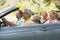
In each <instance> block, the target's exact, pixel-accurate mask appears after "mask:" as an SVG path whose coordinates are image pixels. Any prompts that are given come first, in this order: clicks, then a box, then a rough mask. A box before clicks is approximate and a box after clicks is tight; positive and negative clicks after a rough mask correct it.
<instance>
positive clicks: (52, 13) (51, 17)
mask: <svg viewBox="0 0 60 40" xmlns="http://www.w3.org/2000/svg"><path fill="white" fill-rule="evenodd" d="M56 17H57V14H56V13H55V12H54V11H51V12H50V13H49V19H56Z"/></svg>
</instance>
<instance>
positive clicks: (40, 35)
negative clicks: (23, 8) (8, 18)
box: [0, 7, 60, 40]
mask: <svg viewBox="0 0 60 40" xmlns="http://www.w3.org/2000/svg"><path fill="white" fill-rule="evenodd" d="M11 8H12V7H11ZM15 9H17V8H16V7H13V9H12V10H15ZM12 10H10V11H7V12H6V13H4V14H3V13H1V14H3V15H1V16H0V18H2V17H4V16H5V14H7V13H10V12H11V11H12ZM1 23H2V22H1ZM1 23H0V40H60V23H55V24H40V25H28V26H27V25H26V26H12V27H7V26H5V27H2V26H1Z"/></svg>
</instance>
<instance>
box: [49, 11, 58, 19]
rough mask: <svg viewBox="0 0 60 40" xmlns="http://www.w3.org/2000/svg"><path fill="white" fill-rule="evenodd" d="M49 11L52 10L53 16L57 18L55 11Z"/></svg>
mask: <svg viewBox="0 0 60 40" xmlns="http://www.w3.org/2000/svg"><path fill="white" fill-rule="evenodd" d="M50 12H52V14H53V15H54V17H55V18H56V19H57V17H58V15H57V13H56V11H54V10H51V11H50Z"/></svg>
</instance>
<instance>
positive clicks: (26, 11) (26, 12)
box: [22, 9, 34, 25]
mask: <svg viewBox="0 0 60 40" xmlns="http://www.w3.org/2000/svg"><path fill="white" fill-rule="evenodd" d="M31 15H32V11H31V10H30V9H24V13H23V17H24V20H25V21H24V23H23V24H22V25H32V24H34V22H33V21H32V20H31V19H30V18H31Z"/></svg>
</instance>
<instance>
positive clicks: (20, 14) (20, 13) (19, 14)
mask: <svg viewBox="0 0 60 40" xmlns="http://www.w3.org/2000/svg"><path fill="white" fill-rule="evenodd" d="M22 14H23V12H22V11H21V10H18V11H17V13H16V18H18V19H19V18H21V17H22Z"/></svg>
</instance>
